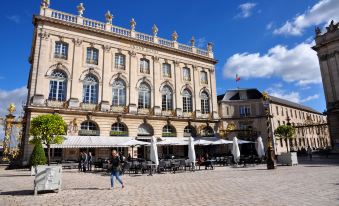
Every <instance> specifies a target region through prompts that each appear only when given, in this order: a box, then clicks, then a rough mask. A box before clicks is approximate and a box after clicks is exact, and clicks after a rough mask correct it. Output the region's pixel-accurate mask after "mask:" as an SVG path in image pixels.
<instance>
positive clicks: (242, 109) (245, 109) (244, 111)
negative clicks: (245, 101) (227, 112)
mask: <svg viewBox="0 0 339 206" xmlns="http://www.w3.org/2000/svg"><path fill="white" fill-rule="evenodd" d="M239 114H240V116H241V117H248V116H250V115H251V107H250V106H248V105H241V106H239Z"/></svg>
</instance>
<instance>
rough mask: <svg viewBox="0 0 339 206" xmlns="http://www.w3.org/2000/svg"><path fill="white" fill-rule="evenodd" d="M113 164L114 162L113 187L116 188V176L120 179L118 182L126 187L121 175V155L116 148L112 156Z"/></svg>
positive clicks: (112, 170) (112, 169)
mask: <svg viewBox="0 0 339 206" xmlns="http://www.w3.org/2000/svg"><path fill="white" fill-rule="evenodd" d="M110 162H111V164H112V168H111V189H114V182H115V180H114V179H115V178H116V179H117V180H118V182H119V183H120V184H121V187H122V188H124V187H125V185H124V183H123V182H122V179H121V177H120V173H121V171H122V168H121V161H120V157H119V155H118V153H117V151H116V150H113V151H112V158H111V161H110Z"/></svg>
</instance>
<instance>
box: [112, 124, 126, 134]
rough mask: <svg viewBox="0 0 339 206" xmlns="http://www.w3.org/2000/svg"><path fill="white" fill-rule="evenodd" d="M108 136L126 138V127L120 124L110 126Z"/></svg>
mask: <svg viewBox="0 0 339 206" xmlns="http://www.w3.org/2000/svg"><path fill="white" fill-rule="evenodd" d="M110 135H111V136H127V135H128V131H127V127H126V126H125V124H123V123H121V122H117V123H114V124H112V127H111V132H110Z"/></svg>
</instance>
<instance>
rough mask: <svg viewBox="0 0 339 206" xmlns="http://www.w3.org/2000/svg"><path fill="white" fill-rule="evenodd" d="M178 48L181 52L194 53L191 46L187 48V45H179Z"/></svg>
mask: <svg viewBox="0 0 339 206" xmlns="http://www.w3.org/2000/svg"><path fill="white" fill-rule="evenodd" d="M178 48H179V49H180V50H183V51H188V52H192V47H191V46H187V45H185V44H179V45H178Z"/></svg>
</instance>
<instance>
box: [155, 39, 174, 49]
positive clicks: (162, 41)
mask: <svg viewBox="0 0 339 206" xmlns="http://www.w3.org/2000/svg"><path fill="white" fill-rule="evenodd" d="M158 43H159V44H160V45H162V46H167V47H172V48H173V47H174V44H173V42H172V41H169V40H167V39H162V38H158Z"/></svg>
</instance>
